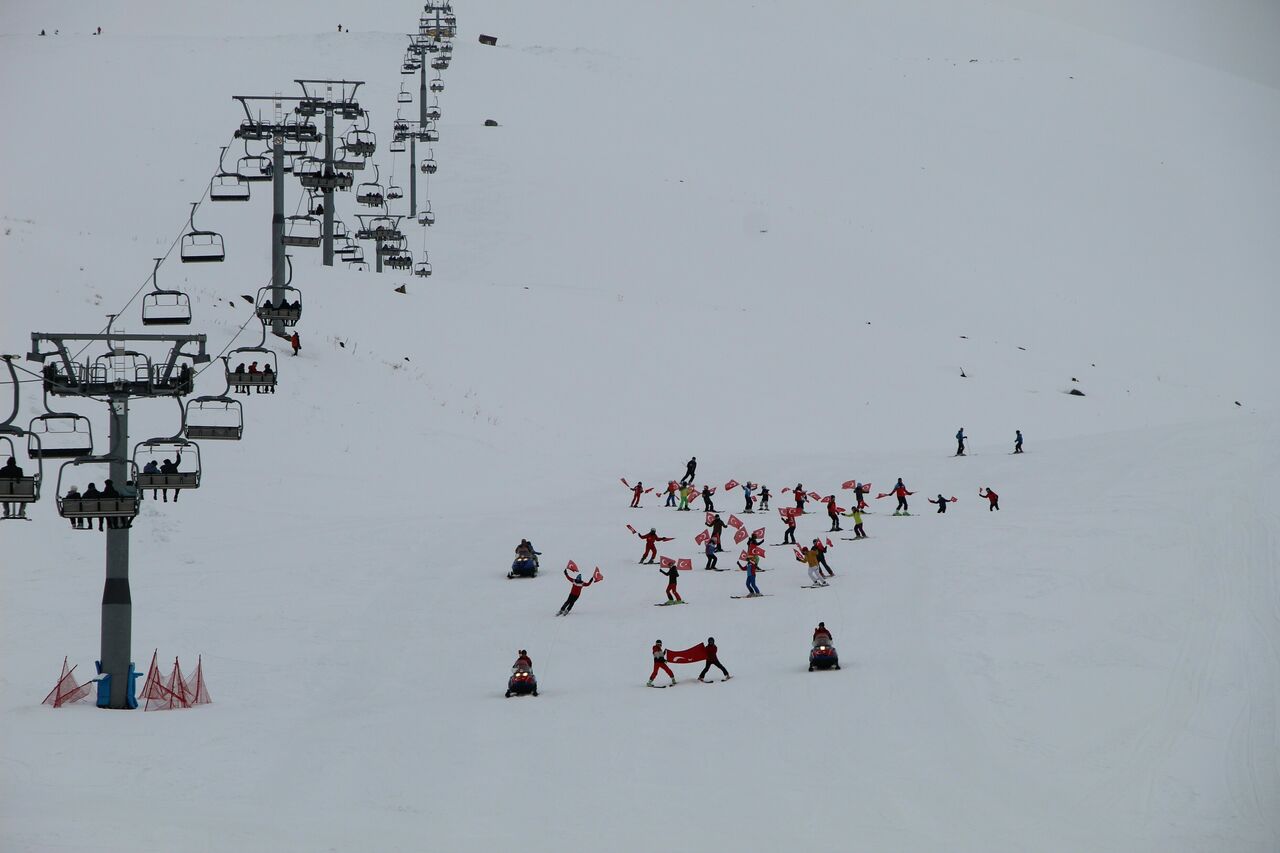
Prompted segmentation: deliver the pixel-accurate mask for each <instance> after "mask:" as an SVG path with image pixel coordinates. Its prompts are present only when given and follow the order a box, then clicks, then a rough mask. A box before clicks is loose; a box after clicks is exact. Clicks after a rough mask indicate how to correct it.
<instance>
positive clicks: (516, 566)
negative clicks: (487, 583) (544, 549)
mask: <svg viewBox="0 0 1280 853" xmlns="http://www.w3.org/2000/svg"><path fill="white" fill-rule="evenodd" d="M537 574H538V558H537V557H516V558H515V559H514V560H512V561H511V571H509V572H507V577H509V578H532V577H537Z"/></svg>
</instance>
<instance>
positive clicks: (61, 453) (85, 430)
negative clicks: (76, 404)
mask: <svg viewBox="0 0 1280 853" xmlns="http://www.w3.org/2000/svg"><path fill="white" fill-rule="evenodd" d="M46 408H47V407H46ZM92 454H93V423H92V421H90V420H89V419H88V418H86V417H85V416H84V415H77V414H75V413H74V412H53V411H49V412H46V413H45V414H43V415H36V416H35V417H34V418H32V419H31V423H29V424H28V425H27V455H28V456H30V457H31V458H32V459H68V458H73V457H77V456H90V455H92Z"/></svg>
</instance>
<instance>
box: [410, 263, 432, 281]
mask: <svg viewBox="0 0 1280 853" xmlns="http://www.w3.org/2000/svg"><path fill="white" fill-rule="evenodd" d="M413 274H414V275H416V276H421V277H422V278H426V277H427V276H429V275H431V263H430V262H429V261H422V262H420V263H419V264H418V265H417V266H416V267H414V269H413Z"/></svg>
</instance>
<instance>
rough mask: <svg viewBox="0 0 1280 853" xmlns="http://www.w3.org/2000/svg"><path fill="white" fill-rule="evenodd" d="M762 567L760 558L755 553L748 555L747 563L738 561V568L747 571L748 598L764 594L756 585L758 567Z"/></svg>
mask: <svg viewBox="0 0 1280 853" xmlns="http://www.w3.org/2000/svg"><path fill="white" fill-rule="evenodd" d="M759 567H760V558H759V557H758V556H756V555H755V554H748V555H747V562H746V564H745V565H744V564H742V563H738V568H740V569H742V570H743V571H744V572H746V573H747V598H756V597H758V596H761V595H763V594H764V593H762V592H760V587H758V586H756V569H758V568H759Z"/></svg>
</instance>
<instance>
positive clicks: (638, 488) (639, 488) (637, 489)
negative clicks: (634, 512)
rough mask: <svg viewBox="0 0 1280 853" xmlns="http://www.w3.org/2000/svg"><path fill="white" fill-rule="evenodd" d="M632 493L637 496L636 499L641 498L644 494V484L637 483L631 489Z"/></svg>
mask: <svg viewBox="0 0 1280 853" xmlns="http://www.w3.org/2000/svg"><path fill="white" fill-rule="evenodd" d="M631 491H632V492H633V493H634V494H635V496H636V497H640V495H642V494H643V493H644V484H643V483H636V484H635V485H634V486H632V487H631Z"/></svg>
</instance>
